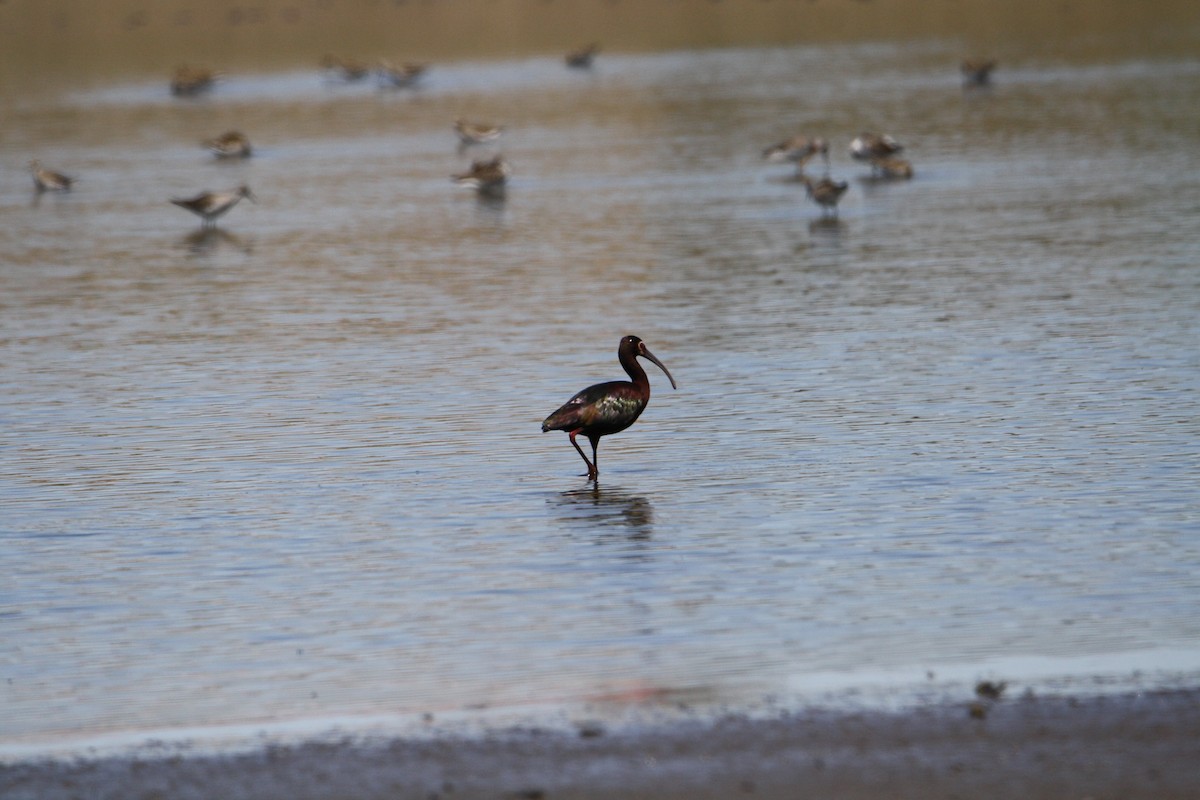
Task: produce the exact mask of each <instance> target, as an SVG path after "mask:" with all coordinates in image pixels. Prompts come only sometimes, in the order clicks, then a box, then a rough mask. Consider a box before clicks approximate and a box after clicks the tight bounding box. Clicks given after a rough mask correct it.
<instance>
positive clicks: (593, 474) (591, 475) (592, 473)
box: [568, 431, 599, 480]
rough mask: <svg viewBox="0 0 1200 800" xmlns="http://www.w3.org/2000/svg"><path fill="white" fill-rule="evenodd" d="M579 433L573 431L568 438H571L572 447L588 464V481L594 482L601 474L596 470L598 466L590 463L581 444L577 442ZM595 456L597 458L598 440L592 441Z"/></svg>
mask: <svg viewBox="0 0 1200 800" xmlns="http://www.w3.org/2000/svg"><path fill="white" fill-rule="evenodd" d="M578 433H579V431H571V432H570V433H569V434H568V436H570V438H571V446H572V447H574V448H575V450H576V452H578V453H579V457H580V458H582V459H583V463H585V464H587V468H588V474H587V476H588V480H592V479H594V478H595V477H596V476H597V475H598V474H599V472H598V471H597V470H596V465H595V464H593V463H592V462H591V461H588V457H587V456H586V455H584V452H583V448H582V447H580V446H579V442H577V441H575V436H576V434H578ZM595 456H596V440H595V439H592V457H593V458H595Z"/></svg>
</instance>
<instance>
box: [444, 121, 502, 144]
mask: <svg viewBox="0 0 1200 800" xmlns="http://www.w3.org/2000/svg"><path fill="white" fill-rule="evenodd" d="M454 131H455V132H456V133H457V134H458V139H459V141H460V142H462V144H464V145H472V144H486V143H487V142H494V141H496V140H497V139H499V138H500V134H502V133H504V127H503V126H502V125H486V124H482V123H478V122H468V121H467V120H465V119H458V120H455V121H454Z"/></svg>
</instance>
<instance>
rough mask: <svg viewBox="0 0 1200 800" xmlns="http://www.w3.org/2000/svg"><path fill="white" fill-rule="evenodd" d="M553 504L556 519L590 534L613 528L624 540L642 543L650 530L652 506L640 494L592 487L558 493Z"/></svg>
mask: <svg viewBox="0 0 1200 800" xmlns="http://www.w3.org/2000/svg"><path fill="white" fill-rule="evenodd" d="M555 501H556V503H557V506H558V508H557V510H558V512H559V516H560V517H561V518H562V519H563V520H564V521H566V522H569V523H572V524H574V525H579V526H581V527H586V528H587V529H588V530H590V531H596V530H601V531H604V530H606V529H615V530H620V531H624V532H625V535H626V538H629V539H635V540H646V539H649V538H650V535H651V533H652V532H653V528H654V507H653V506H652V505H651V504H650V500H649V499H648V498H646V497H644V496H642V495H631V494H629V493H628V492H625V491H622V490H620V489H601V488H600V486H599V484H593V485H592V486H590V487H587V488H583V489H572V490H570V491H566V492H562V493H561V494H559V495H558V496H557V497H556V498H555Z"/></svg>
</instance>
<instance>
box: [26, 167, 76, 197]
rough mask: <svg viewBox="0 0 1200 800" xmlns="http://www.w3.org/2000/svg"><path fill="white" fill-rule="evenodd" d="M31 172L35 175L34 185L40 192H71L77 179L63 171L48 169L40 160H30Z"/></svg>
mask: <svg viewBox="0 0 1200 800" xmlns="http://www.w3.org/2000/svg"><path fill="white" fill-rule="evenodd" d="M29 172H30V174H31V175H33V185H34V186H35V187H36V188H37V190H38V191H39V192H69V191H71V184H73V183H75V179H74V178H72V177H71V176H69V175H63V174H62V173H61V172H55V171H54V170H49V169H46V168H45V167H43V166H42V162H40V161H30V162H29Z"/></svg>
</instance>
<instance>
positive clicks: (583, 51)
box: [566, 42, 600, 69]
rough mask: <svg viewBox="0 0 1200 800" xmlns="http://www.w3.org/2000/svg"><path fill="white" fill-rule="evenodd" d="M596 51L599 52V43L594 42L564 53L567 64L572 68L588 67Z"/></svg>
mask: <svg viewBox="0 0 1200 800" xmlns="http://www.w3.org/2000/svg"><path fill="white" fill-rule="evenodd" d="M598 52H600V45H598V44H596V43H594V42H593V43H592V44H589V45H588V46H587V47H581V48H579V49H578V50H572V51H571V52H569V53H567V55H566V62H567V66H568V67H573V68H574V69H588V68H590V67H591V66H592V61H593V59H595V57H596V53H598Z"/></svg>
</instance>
